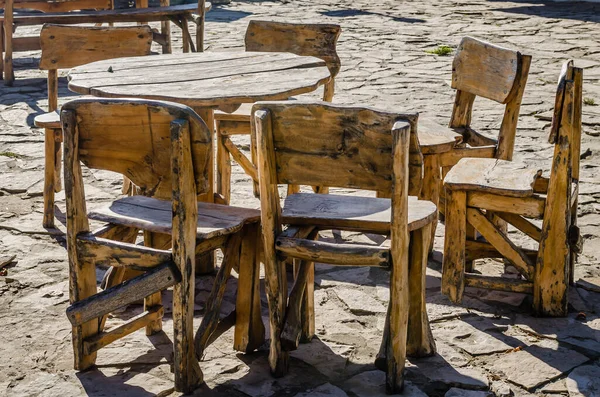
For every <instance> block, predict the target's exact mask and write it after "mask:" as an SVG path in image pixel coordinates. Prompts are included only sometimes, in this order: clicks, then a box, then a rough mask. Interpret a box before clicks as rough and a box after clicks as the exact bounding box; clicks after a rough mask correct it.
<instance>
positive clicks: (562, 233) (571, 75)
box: [442, 61, 582, 316]
mask: <svg viewBox="0 0 600 397" xmlns="http://www.w3.org/2000/svg"><path fill="white" fill-rule="evenodd" d="M581 91H582V69H580V68H576V67H574V66H573V62H572V61H569V62H567V63H565V64H564V66H563V70H562V72H561V75H560V79H559V83H558V90H557V94H556V105H555V108H554V117H553V120H552V127H551V129H550V136H549V142H550V143H553V144H554V145H555V146H554V158H553V161H552V167H551V171H550V178H545V177H543V176H542V172H541V170H538V169H535V168H529V167H526V166H524V165H520V164H517V163H513V162H509V161H505V160H500V159H462V160H460V161H459V162H458V164H456V165H455V166H454V168H452V170H451V171H450V172H449V173H448V175H446V178H445V179H444V186H445V189H446V197H447V201H446V241H445V245H444V263H443V277H442V291H443V292H444V293H445V294H447V295H448V296H449V297H450V299H451V300H452V301H454V302H460V301H461V299H462V295H463V291H464V288H465V286H471V287H481V288H489V289H496V290H503V291H514V292H525V293H533V309H534V311H535V313H537V314H539V315H544V316H564V315H566V314H567V287H568V283H569V279H571V281H572V272H573V267H574V263H575V258H576V254H577V253H578V252H579V251H580V249H581V240H580V237H579V229H578V228H577V195H578V190H579V189H578V186H579V151H580V141H581ZM497 218H499V219H501V220H503V221H504V222H508V223H509V224H511V225H512V226H514V227H515V228H516V229H518V230H520V231H521V232H523V233H524V234H525V235H527V236H529V237H531V238H532V239H533V240H534V241H536V242H538V243H539V247H538V249H537V250H530V249H525V248H521V247H518V246H517V245H516V244H515V243H513V242H512V241H511V240H509V238H508V235H507V233H506V232H505V231H503V230H501V228H499V227H498V226H497V225H496V223H495V222H494V220H495V219H497ZM526 218H529V219H541V220H542V227H541V228H539V227H538V226H537V225H535V224H533V223H532V222H530V221H529V220H527V219H526ZM469 228H472V229H474V230H476V231H477V232H479V233H480V234H481V235H482V236H483V237H484V238H485V240H483V239H473V238H472V237H473V235H472V233H469V232H468V230H469ZM488 257H491V258H505V259H506V260H508V261H509V262H510V263H511V264H512V265H514V267H515V268H516V269H517V270H518V271H519V273H520V275H521V277H520V278H516V279H515V278H499V277H491V276H487V275H480V274H475V273H471V272H469V269H465V260H467V261H470V260H474V259H479V258H488Z"/></svg>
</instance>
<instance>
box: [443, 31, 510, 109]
mask: <svg viewBox="0 0 600 397" xmlns="http://www.w3.org/2000/svg"><path fill="white" fill-rule="evenodd" d="M519 61H520V53H519V52H517V51H514V50H509V49H507V48H502V47H499V46H496V45H494V44H491V43H486V42H484V41H480V40H477V39H474V38H472V37H465V38H463V39H462V40H461V42H460V44H459V45H458V48H457V49H456V56H455V57H454V61H453V63H452V88H455V89H457V90H461V91H467V92H470V93H472V94H475V95H477V96H482V97H484V98H488V99H492V100H494V101H496V102H499V103H506V101H507V100H508V99H509V96H510V94H511V92H512V89H513V86H514V83H515V79H516V78H517V72H518V65H519Z"/></svg>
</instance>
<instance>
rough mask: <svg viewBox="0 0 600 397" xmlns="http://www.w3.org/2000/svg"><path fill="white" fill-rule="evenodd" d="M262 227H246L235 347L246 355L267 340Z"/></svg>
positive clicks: (236, 306)
mask: <svg viewBox="0 0 600 397" xmlns="http://www.w3.org/2000/svg"><path fill="white" fill-rule="evenodd" d="M259 228H260V225H258V224H256V225H248V226H246V230H245V231H244V235H243V240H242V248H241V253H240V264H239V272H238V273H239V279H238V291H237V298H236V304H235V311H236V316H235V332H234V337H233V343H234V345H233V348H234V349H235V350H237V351H241V352H245V353H250V352H251V351H253V350H256V349H257V348H258V347H259V346H260V345H262V344H263V342H264V341H265V326H264V324H263V322H262V317H261V310H260V261H259V255H258V252H257V251H258V248H259V246H260V244H259V239H260V233H259Z"/></svg>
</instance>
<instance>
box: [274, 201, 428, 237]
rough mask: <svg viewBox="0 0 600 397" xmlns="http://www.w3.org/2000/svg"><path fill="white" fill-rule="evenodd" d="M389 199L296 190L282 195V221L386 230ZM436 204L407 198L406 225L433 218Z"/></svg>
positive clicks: (389, 216)
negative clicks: (284, 197)
mask: <svg viewBox="0 0 600 397" xmlns="http://www.w3.org/2000/svg"><path fill="white" fill-rule="evenodd" d="M391 204H392V201H391V200H390V199H385V198H374V197H359V196H342V195H335V194H312V193H296V194H292V195H290V196H288V197H287V198H286V199H285V202H284V207H283V209H282V218H283V223H286V224H293V225H315V226H327V227H330V228H340V229H345V230H358V231H365V232H373V233H381V234H387V233H389V232H390V220H391V219H392V214H391ZM436 212H437V208H436V206H435V205H434V204H433V203H432V202H430V201H423V200H417V198H416V197H409V200H408V229H409V231H413V230H417V229H420V228H422V227H424V226H426V225H427V224H429V223H431V222H433V221H434V219H435V216H436Z"/></svg>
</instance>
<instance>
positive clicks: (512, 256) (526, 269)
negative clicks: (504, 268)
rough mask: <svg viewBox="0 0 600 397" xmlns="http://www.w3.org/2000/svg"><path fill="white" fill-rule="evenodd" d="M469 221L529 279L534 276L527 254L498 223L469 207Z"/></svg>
mask: <svg viewBox="0 0 600 397" xmlns="http://www.w3.org/2000/svg"><path fill="white" fill-rule="evenodd" d="M467 221H468V222H469V223H470V224H471V225H473V227H474V228H475V229H476V230H477V231H478V232H479V233H481V235H482V236H483V237H485V239H486V240H487V241H488V242H489V243H490V244H492V245H493V246H494V247H495V248H496V249H497V250H498V252H500V253H501V254H502V256H503V257H504V258H506V259H508V261H509V262H510V263H511V264H512V265H513V266H515V267H516V268H517V270H518V271H519V272H520V273H521V274H522V275H523V276H524V277H525V278H526V279H527V280H531V279H532V278H533V274H534V272H535V267H534V266H533V263H532V262H531V261H530V260H529V258H528V257H527V255H525V254H524V253H523V251H521V249H520V248H519V247H517V246H516V245H515V244H514V243H513V242H512V241H510V240H509V239H508V237H506V235H505V234H504V233H502V231H501V230H499V229H498V227H496V225H494V224H493V223H492V222H490V221H489V220H488V219H487V218H486V217H485V215H483V214H482V213H481V211H479V210H477V209H473V208H468V209H467Z"/></svg>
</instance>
